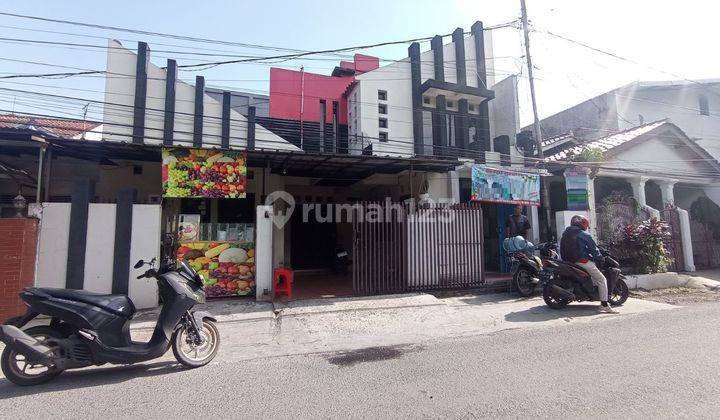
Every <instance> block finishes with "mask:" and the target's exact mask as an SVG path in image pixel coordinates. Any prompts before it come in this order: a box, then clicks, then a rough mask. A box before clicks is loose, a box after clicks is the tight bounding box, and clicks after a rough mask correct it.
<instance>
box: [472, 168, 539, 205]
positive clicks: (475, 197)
mask: <svg viewBox="0 0 720 420" xmlns="http://www.w3.org/2000/svg"><path fill="white" fill-rule="evenodd" d="M470 200H472V201H481V202H488V203H503V204H523V205H527V206H539V205H540V175H537V174H529V173H523V172H515V171H508V170H505V169H496V168H488V167H485V166H479V165H475V166H473V168H472V191H471V195H470Z"/></svg>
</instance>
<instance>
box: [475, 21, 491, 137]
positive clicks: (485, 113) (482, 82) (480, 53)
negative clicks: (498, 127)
mask: <svg viewBox="0 0 720 420" xmlns="http://www.w3.org/2000/svg"><path fill="white" fill-rule="evenodd" d="M470 31H471V32H472V34H473V39H474V42H475V66H476V68H477V81H478V86H479V87H484V88H488V86H487V68H486V65H485V32H484V29H483V23H482V22H480V21H477V22H475V23H474V24H473V26H471V27H470ZM488 89H489V88H488ZM478 114H479V115H478V125H477V136H478V140H479V141H480V144H483V145H486V148H484V149H482V150H485V151H489V150H490V111H489V110H488V101H484V102H483V103H481V104H480V106H479V107H478Z"/></svg>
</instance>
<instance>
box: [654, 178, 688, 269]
mask: <svg viewBox="0 0 720 420" xmlns="http://www.w3.org/2000/svg"><path fill="white" fill-rule="evenodd" d="M675 182H676V181H675V180H665V181H658V185H659V186H660V194H661V195H662V202H663V205H667V204H671V203H675ZM675 209H676V210H677V213H678V217H679V218H680V238H681V239H682V247H683V265H684V266H685V271H695V260H694V258H693V249H692V236H691V233H690V215H689V214H688V212H687V210H684V209H681V208H680V207H675Z"/></svg>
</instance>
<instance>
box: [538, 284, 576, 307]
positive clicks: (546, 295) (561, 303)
mask: <svg viewBox="0 0 720 420" xmlns="http://www.w3.org/2000/svg"><path fill="white" fill-rule="evenodd" d="M543 300H544V301H545V304H546V305H547V306H548V307H549V308H550V309H563V308H564V307H566V306H567V305H568V303H570V301H569V300H567V299H563V298H560V297H557V296H555V295H554V294H553V292H552V284H550V283H548V284H546V285H545V286H544V287H543Z"/></svg>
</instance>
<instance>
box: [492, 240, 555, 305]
mask: <svg viewBox="0 0 720 420" xmlns="http://www.w3.org/2000/svg"><path fill="white" fill-rule="evenodd" d="M513 239H514V238H509V239H506V240H505V242H503V247H504V248H505V251H506V252H507V258H508V261H509V262H510V264H511V266H510V274H512V279H513V286H514V289H515V290H517V292H518V293H519V294H520V295H521V296H524V297H527V296H531V295H532V294H533V293H534V292H535V288H536V287H537V285H538V284H539V283H540V272H541V271H542V269H543V266H544V265H545V261H546V260H548V259H551V258H556V257H557V253H556V252H555V248H556V246H555V244H554V242H552V241H550V242H543V243H541V244H538V245H537V246H533V245H532V244H531V243H530V242H527V241H525V240H524V239H523V241H525V245H522V246H517V245H515V246H513V245H512V243H511V241H512V240H513ZM536 250H537V251H539V252H540V257H538V256H536V255H534V254H533V252H534V251H536Z"/></svg>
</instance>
